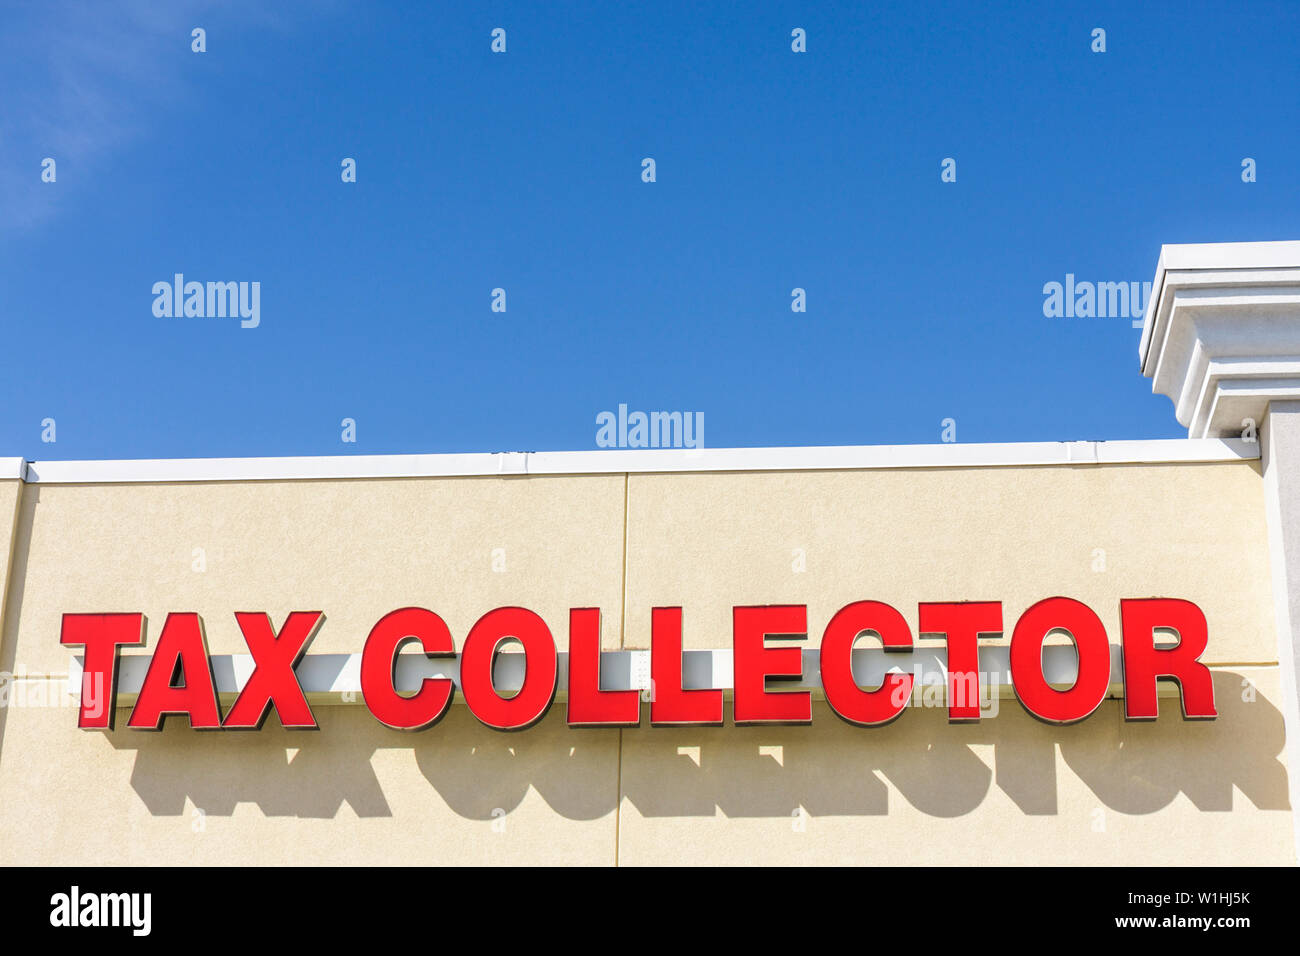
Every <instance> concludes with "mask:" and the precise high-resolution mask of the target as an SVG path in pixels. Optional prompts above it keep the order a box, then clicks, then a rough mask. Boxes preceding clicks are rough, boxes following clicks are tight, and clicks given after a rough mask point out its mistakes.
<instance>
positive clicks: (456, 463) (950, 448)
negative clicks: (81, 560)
mask: <svg viewBox="0 0 1300 956" xmlns="http://www.w3.org/2000/svg"><path fill="white" fill-rule="evenodd" d="M1258 457H1259V445H1258V443H1256V442H1246V441H1243V440H1241V439H1236V438H1227V439H1219V438H1203V439H1187V438H1174V439H1155V440H1141V441H1108V442H1090V441H1080V442H1016V443H999V444H966V445H962V444H955V443H954V444H943V445H839V446H811V447H798V448H704V449H628V450H624V449H617V450H615V449H611V450H602V451H542V452H501V453H482V454H466V455H355V456H335V457H325V458H176V459H152V460H147V459H142V460H127V461H33V462H28V463H26V475H25V477H26V480H27V481H29V482H33V483H40V484H116V483H131V482H137V483H153V484H156V483H163V482H188V481H287V480H304V479H340V478H434V477H475V476H492V475H603V474H637V473H642V474H653V473H664V472H706V471H723V472H726V471H826V470H848V469H884V468H986V467H996V466H1008V465H1081V464H1160V463H1172V462H1216V461H1239V460H1249V459H1255V458H1258ZM6 461H21V459H0V465H4V463H5V462H6ZM14 477H19V475H14Z"/></svg>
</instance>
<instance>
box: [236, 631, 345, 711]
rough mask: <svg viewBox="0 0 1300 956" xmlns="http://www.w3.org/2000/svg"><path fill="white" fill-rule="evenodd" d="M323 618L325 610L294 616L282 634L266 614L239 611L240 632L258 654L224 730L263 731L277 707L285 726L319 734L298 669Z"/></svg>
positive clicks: (254, 653) (254, 657) (250, 648)
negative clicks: (296, 667) (273, 707)
mask: <svg viewBox="0 0 1300 956" xmlns="http://www.w3.org/2000/svg"><path fill="white" fill-rule="evenodd" d="M324 619H325V614H324V612H322V611H294V612H293V613H291V614H290V615H289V617H288V618H287V619H286V620H285V622H284V626H283V627H282V628H280V633H279V634H278V635H277V634H276V633H275V629H274V627H272V625H271V619H270V618H269V617H267V616H266V614H265V613H262V612H256V613H254V612H249V611H236V612H235V620H236V621H238V622H239V629H240V630H241V631H243V632H244V642H245V643H246V644H247V645H248V649H249V650H250V651H252V652H253V665H254V667H253V673H252V674H250V675H249V678H248V683H247V684H245V685H244V689H243V690H242V691H240V692H239V697H237V698H236V699H235V704H234V706H233V707H231V708H230V713H228V714H227V715H226V720H225V723H224V724H223V725H222V726H223V727H225V728H226V729H236V730H259V729H261V726H262V724H263V722H264V721H265V720H266V717H267V715H268V714H269V713H270V712H271V705H272V704H274V705H275V713H276V715H277V716H278V717H279V718H280V723H281V725H283V726H285V727H292V728H296V729H303V730H314V729H316V718H315V717H314V716H313V715H312V712H311V707H310V706H308V704H307V698H306V696H304V695H303V692H302V685H301V684H299V683H298V675H297V674H295V673H294V670H293V669H294V667H295V665H297V663H298V661H299V659H300V658H301V657H302V655H303V654H304V653H305V652H306V650H307V645H308V644H310V643H311V639H312V638H313V637H315V636H316V629H317V628H318V627H320V623H321V621H323V620H324Z"/></svg>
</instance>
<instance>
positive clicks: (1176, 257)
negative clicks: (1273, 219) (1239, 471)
mask: <svg viewBox="0 0 1300 956" xmlns="http://www.w3.org/2000/svg"><path fill="white" fill-rule="evenodd" d="M1138 354H1139V356H1140V358H1141V363H1142V374H1143V375H1145V376H1147V377H1148V378H1150V379H1151V380H1152V383H1151V388H1152V390H1153V391H1156V392H1159V393H1160V394H1162V395H1167V396H1169V398H1170V399H1172V400H1173V403H1174V414H1175V416H1176V417H1177V419H1178V421H1179V423H1180V424H1182V425H1185V426H1186V427H1187V433H1188V436H1189V437H1191V438H1226V437H1230V436H1239V435H1241V433H1242V430H1243V422H1244V421H1245V420H1246V419H1250V420H1252V421H1253V422H1254V423H1255V424H1256V425H1258V424H1259V423H1260V422H1261V421H1262V420H1263V418H1264V413H1265V412H1266V411H1267V409H1268V405H1269V403H1270V402H1273V401H1279V400H1286V399H1300V242H1217V243H1200V244H1195V245H1170V246H1162V247H1161V249H1160V261H1159V262H1158V263H1157V265H1156V277H1155V282H1154V283H1153V285H1152V295H1151V297H1150V300H1149V301H1148V303H1147V312H1146V317H1145V319H1144V321H1143V325H1142V343H1141V345H1140V346H1139V347H1138Z"/></svg>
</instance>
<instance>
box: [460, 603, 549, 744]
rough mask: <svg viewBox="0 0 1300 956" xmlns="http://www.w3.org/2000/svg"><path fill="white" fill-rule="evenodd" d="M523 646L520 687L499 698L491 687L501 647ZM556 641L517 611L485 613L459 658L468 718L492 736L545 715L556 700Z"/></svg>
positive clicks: (539, 622)
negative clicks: (511, 642) (512, 641)
mask: <svg viewBox="0 0 1300 956" xmlns="http://www.w3.org/2000/svg"><path fill="white" fill-rule="evenodd" d="M509 638H514V639H515V640H517V641H518V642H519V643H520V644H522V645H523V646H524V685H523V686H522V687H521V688H519V693H517V694H515V695H514V696H513V697H502V696H501V695H500V694H498V693H497V690H496V687H495V686H494V685H493V683H492V665H493V663H495V661H496V658H497V653H498V649H499V648H500V646H501V642H502V641H505V640H507V639H509ZM556 671H557V662H556V653H555V639H554V638H553V637H551V631H550V628H548V627H547V626H546V622H545V621H543V620H542V619H541V618H540V617H539V616H538V615H536V614H534V613H533V612H532V611H529V610H527V609H526V608H522V607H499V608H497V609H496V610H494V611H488V612H487V613H486V614H484V615H483V616H482V617H481V618H479V619H478V622H477V623H476V624H475V625H474V626H473V627H472V628H470V632H469V636H468V637H466V638H465V647H464V649H463V650H462V651H461V654H460V688H461V691H462V692H463V693H464V694H465V703H466V704H468V705H469V709H470V712H471V713H472V714H473V715H474V716H475V717H477V718H478V719H479V720H480V721H482V722H483V723H485V724H487V725H488V726H489V727H491V728H493V729H494V730H523V729H524V728H526V727H531V726H532V725H533V724H535V723H537V721H539V720H541V719H542V717H544V716H545V715H546V711H547V710H548V709H549V708H550V706H551V702H552V701H553V700H554V699H555V677H556Z"/></svg>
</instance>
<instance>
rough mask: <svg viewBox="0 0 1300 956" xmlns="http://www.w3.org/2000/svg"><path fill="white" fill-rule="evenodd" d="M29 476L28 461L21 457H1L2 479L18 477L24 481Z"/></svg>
mask: <svg viewBox="0 0 1300 956" xmlns="http://www.w3.org/2000/svg"><path fill="white" fill-rule="evenodd" d="M26 477H27V462H25V461H23V460H22V459H21V458H0V481H8V480H12V479H15V478H16V479H18V480H19V481H22V480H23V479H24V478H26Z"/></svg>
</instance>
